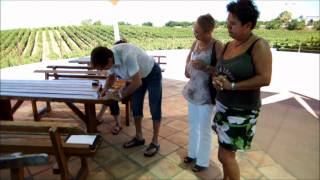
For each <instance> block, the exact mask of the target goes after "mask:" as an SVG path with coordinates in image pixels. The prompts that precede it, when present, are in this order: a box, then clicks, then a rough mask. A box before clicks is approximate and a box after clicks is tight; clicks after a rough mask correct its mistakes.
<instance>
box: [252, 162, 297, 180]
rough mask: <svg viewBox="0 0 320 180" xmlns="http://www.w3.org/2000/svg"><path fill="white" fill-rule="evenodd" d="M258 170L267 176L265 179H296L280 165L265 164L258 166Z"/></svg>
mask: <svg viewBox="0 0 320 180" xmlns="http://www.w3.org/2000/svg"><path fill="white" fill-rule="evenodd" d="M258 169H259V171H260V172H261V173H262V174H263V175H264V176H265V177H266V178H267V179H285V180H294V179H297V178H295V177H293V176H292V175H291V174H290V173H288V172H287V171H286V170H284V169H283V168H282V167H281V166H278V165H274V166H266V167H261V168H258Z"/></svg>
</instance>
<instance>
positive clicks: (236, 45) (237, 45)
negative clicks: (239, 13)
mask: <svg viewBox="0 0 320 180" xmlns="http://www.w3.org/2000/svg"><path fill="white" fill-rule="evenodd" d="M251 35H252V34H251V33H250V35H249V36H248V38H247V39H246V40H244V41H241V42H240V43H239V44H236V43H234V46H235V47H236V48H237V47H239V46H241V45H242V44H244V43H246V42H247V41H248V40H249V39H250V37H251Z"/></svg>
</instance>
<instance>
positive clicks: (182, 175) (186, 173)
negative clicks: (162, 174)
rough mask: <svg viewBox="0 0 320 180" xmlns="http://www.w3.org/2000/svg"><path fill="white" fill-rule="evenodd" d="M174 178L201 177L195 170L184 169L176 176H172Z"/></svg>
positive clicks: (195, 179)
mask: <svg viewBox="0 0 320 180" xmlns="http://www.w3.org/2000/svg"><path fill="white" fill-rule="evenodd" d="M172 179H173V180H181V179H185V180H198V179H200V178H199V177H197V176H196V175H195V174H194V173H193V172H191V171H187V170H183V171H182V172H180V173H179V174H178V175H176V176H174V177H173V178H172Z"/></svg>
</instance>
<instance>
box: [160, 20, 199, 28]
mask: <svg viewBox="0 0 320 180" xmlns="http://www.w3.org/2000/svg"><path fill="white" fill-rule="evenodd" d="M165 26H167V27H192V26H194V22H187V21H182V22H178V21H169V22H167V23H166V24H165Z"/></svg>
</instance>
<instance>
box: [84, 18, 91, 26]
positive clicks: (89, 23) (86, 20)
mask: <svg viewBox="0 0 320 180" xmlns="http://www.w3.org/2000/svg"><path fill="white" fill-rule="evenodd" d="M81 25H83V26H87V25H92V19H85V20H82V21H81Z"/></svg>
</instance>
